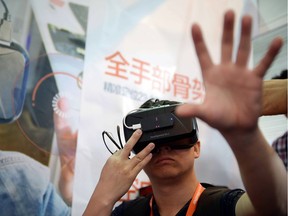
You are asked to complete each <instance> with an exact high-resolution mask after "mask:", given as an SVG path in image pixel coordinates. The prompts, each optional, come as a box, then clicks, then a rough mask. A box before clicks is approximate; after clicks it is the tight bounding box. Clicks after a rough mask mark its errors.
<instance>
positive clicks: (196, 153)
mask: <svg viewBox="0 0 288 216" xmlns="http://www.w3.org/2000/svg"><path fill="white" fill-rule="evenodd" d="M193 149H194V158H199V157H200V141H199V140H198V141H197V142H196V143H195V145H194V146H193Z"/></svg>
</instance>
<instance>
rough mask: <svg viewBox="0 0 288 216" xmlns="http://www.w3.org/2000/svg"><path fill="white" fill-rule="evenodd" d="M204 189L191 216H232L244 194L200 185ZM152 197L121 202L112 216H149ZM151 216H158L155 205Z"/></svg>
mask: <svg viewBox="0 0 288 216" xmlns="http://www.w3.org/2000/svg"><path fill="white" fill-rule="evenodd" d="M201 184H202V186H203V187H205V188H206V189H205V190H204V192H203V193H202V194H201V196H200V198H199V200H198V204H197V207H196V210H195V212H194V214H193V216H200V215H201V216H203V215H204V216H209V215H211V216H212V215H213V216H217V215H219V216H234V215H235V207H236V203H237V201H238V199H239V198H240V197H241V195H242V194H244V191H243V190H241V189H235V190H230V189H229V188H227V187H220V186H213V185H210V184H205V183H201ZM151 196H152V195H149V196H146V197H139V198H137V199H135V200H131V201H127V202H123V203H122V204H121V205H119V206H118V207H116V208H115V210H114V211H113V212H112V216H135V215H137V216H149V215H150V205H149V202H150V199H151ZM189 204H190V200H189V202H187V203H186V205H185V206H184V207H183V208H182V209H181V210H180V211H179V212H178V213H177V214H176V216H185V215H186V212H187V210H188V207H189ZM153 215H154V216H160V214H159V212H158V210H157V205H156V204H155V203H154V204H153Z"/></svg>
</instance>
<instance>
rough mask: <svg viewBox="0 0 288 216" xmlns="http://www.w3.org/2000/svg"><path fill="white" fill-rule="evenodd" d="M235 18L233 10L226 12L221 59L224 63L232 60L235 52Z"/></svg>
mask: <svg viewBox="0 0 288 216" xmlns="http://www.w3.org/2000/svg"><path fill="white" fill-rule="evenodd" d="M234 19H235V15H234V12H233V11H232V10H229V11H227V12H226V14H225V16H224V25H223V35H222V49H221V61H222V62H223V63H226V62H230V61H231V59H232V52H233V37H234V36H233V35H234Z"/></svg>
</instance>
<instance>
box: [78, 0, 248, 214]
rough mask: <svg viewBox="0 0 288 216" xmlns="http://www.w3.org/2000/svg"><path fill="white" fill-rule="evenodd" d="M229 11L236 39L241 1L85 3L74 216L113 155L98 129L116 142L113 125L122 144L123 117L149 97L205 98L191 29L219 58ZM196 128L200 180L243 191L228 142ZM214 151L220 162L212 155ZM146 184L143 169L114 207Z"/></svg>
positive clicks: (203, 127) (197, 100)
mask: <svg viewBox="0 0 288 216" xmlns="http://www.w3.org/2000/svg"><path fill="white" fill-rule="evenodd" d="M215 7H217V11H215ZM228 8H229V9H233V10H234V11H235V13H236V17H237V22H236V27H237V28H236V29H237V30H236V32H235V39H236V41H237V40H238V34H239V17H240V16H241V14H242V13H243V10H244V8H245V7H244V2H243V1H234V2H233V3H232V2H229V3H226V4H221V5H219V4H218V3H216V2H213V1H197V0H194V1H190V0H189V1H188V0H183V1H181V4H179V1H177V2H176V1H173V0H169V1H161V0H158V1H153V2H151V3H149V4H148V3H147V2H145V1H133V2H131V1H121V2H118V1H95V2H93V3H91V5H90V14H89V18H88V30H87V40H86V44H87V49H86V58H85V76H84V78H83V84H84V85H83V91H82V106H81V114H80V116H81V120H80V129H79V133H78V146H77V159H76V172H75V185H74V195H75V196H74V199H73V209H72V213H73V214H74V215H80V214H82V213H83V211H84V209H85V207H86V205H87V203H88V201H89V199H90V196H91V194H92V192H93V190H94V188H95V185H96V184H97V182H98V180H99V177H100V173H101V169H102V167H103V166H104V164H105V162H106V160H107V159H108V158H109V156H110V155H111V152H112V153H113V151H111V152H109V151H108V149H107V147H106V146H105V144H104V142H103V138H102V132H103V131H106V132H107V133H109V134H110V135H111V136H113V138H114V140H115V141H116V142H118V138H117V136H118V135H117V126H119V127H120V137H121V139H122V142H123V143H124V144H125V139H124V135H123V119H124V118H125V116H126V115H127V114H128V113H130V112H131V111H132V112H133V111H135V110H137V109H138V108H139V107H140V106H141V104H143V103H144V102H145V101H147V100H149V99H150V98H158V99H159V100H176V101H180V102H194V103H201V102H202V101H203V99H204V97H205V89H204V86H203V82H202V76H201V72H200V67H199V63H198V59H197V57H196V54H195V51H194V47H193V44H192V41H191V31H190V30H191V25H192V23H195V22H197V23H199V24H200V25H201V26H203V31H204V33H205V34H204V35H207V38H205V39H206V41H207V44H208V45H209V49H210V50H212V53H211V55H212V57H213V59H215V60H216V61H217V59H219V58H220V56H219V53H220V45H219V41H221V32H222V28H221V26H222V20H223V14H224V12H225V11H226V10H227V9H228ZM92 20H93V21H92ZM236 44H237V42H236ZM198 124H199V136H200V139H201V143H202V146H203V154H202V155H203V156H201V159H199V160H197V163H196V169H197V173H198V175H199V179H200V180H202V179H203V180H205V181H206V182H207V181H208V182H210V183H212V184H213V183H214V184H221V185H228V186H231V187H240V188H243V184H242V182H241V178H240V174H239V169H238V166H237V163H236V160H235V157H234V155H233V154H232V152H231V150H230V149H229V147H228V145H221V143H224V142H226V141H225V140H224V138H222V136H221V135H220V134H219V132H218V131H216V130H214V129H213V128H211V127H209V126H207V125H206V124H205V123H203V122H202V121H200V120H199V121H198ZM110 144H111V143H109V146H110ZM112 145H113V144H112ZM220 145H221V148H219V146H220ZM217 152H218V153H219V154H221V155H222V156H221V158H219V157H217V154H218V153H217ZM227 160H229V161H230V163H229V164H227ZM211 164H213V166H211ZM214 165H215V166H214ZM215 167H217V169H215ZM83 185H85V188H83ZM147 185H149V179H148V178H147V176H146V175H145V173H144V172H143V171H141V172H140V174H139V175H138V176H137V178H136V179H135V181H134V183H133V184H132V187H131V188H130V190H129V191H128V193H127V194H125V195H124V196H123V197H122V199H121V200H119V202H117V204H116V205H118V204H120V203H121V201H123V200H131V199H133V198H135V197H137V196H139V191H142V189H145V188H146V186H147Z"/></svg>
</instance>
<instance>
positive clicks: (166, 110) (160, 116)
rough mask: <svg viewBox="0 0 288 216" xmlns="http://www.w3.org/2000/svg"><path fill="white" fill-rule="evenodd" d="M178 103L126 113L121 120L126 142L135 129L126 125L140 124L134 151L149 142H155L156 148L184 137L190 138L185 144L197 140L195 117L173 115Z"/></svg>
mask: <svg viewBox="0 0 288 216" xmlns="http://www.w3.org/2000/svg"><path fill="white" fill-rule="evenodd" d="M177 106H178V105H169V106H161V107H156V108H151V109H147V110H140V111H137V112H134V113H131V114H128V115H127V116H126V117H125V118H124V120H123V128H124V136H125V140H126V142H127V141H128V139H129V138H130V137H131V135H132V134H133V132H134V131H135V130H133V129H129V128H127V127H126V126H125V124H124V121H125V123H126V125H127V126H128V127H130V126H132V125H136V124H139V123H140V124H141V129H142V131H143V134H142V136H141V138H140V140H139V141H138V142H137V143H136V145H135V146H134V148H133V152H134V153H138V152H140V151H141V150H142V149H143V148H145V146H147V145H148V144H149V143H150V142H153V143H155V145H156V148H157V147H159V146H161V145H167V143H169V144H170V143H171V144H172V145H173V142H175V143H176V144H177V142H176V141H178V140H182V139H185V138H190V139H189V142H190V143H187V144H191V143H193V144H194V143H196V142H197V141H198V127H197V122H196V119H195V118H180V117H178V116H176V115H175V108H176V107H177Z"/></svg>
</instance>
